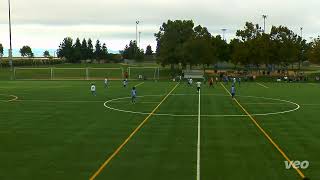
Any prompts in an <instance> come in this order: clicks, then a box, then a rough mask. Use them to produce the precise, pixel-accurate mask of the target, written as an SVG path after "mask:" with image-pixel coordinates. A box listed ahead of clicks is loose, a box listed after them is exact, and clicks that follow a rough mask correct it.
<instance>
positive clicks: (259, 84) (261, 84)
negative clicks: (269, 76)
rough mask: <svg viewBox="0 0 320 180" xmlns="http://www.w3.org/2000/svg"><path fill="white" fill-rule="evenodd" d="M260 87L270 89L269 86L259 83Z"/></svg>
mask: <svg viewBox="0 0 320 180" xmlns="http://www.w3.org/2000/svg"><path fill="white" fill-rule="evenodd" d="M257 84H258V85H260V86H262V87H264V88H267V89H268V88H269V87H268V86H265V85H263V84H261V83H257Z"/></svg>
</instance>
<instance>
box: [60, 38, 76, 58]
mask: <svg viewBox="0 0 320 180" xmlns="http://www.w3.org/2000/svg"><path fill="white" fill-rule="evenodd" d="M57 55H58V57H59V58H66V60H67V61H69V62H72V61H73V39H72V38H71V37H66V38H64V39H63V41H62V43H61V44H60V45H59V49H58V50H57Z"/></svg>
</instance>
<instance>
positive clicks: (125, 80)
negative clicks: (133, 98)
mask: <svg viewBox="0 0 320 180" xmlns="http://www.w3.org/2000/svg"><path fill="white" fill-rule="evenodd" d="M127 85H128V79H124V80H123V87H127Z"/></svg>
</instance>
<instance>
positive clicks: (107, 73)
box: [88, 68, 123, 80]
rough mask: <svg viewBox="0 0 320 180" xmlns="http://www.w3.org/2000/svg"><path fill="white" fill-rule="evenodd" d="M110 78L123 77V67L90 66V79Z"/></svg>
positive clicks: (118, 78) (117, 78)
mask: <svg viewBox="0 0 320 180" xmlns="http://www.w3.org/2000/svg"><path fill="white" fill-rule="evenodd" d="M104 78H108V79H110V80H120V79H123V69H122V68H89V69H88V80H94V79H96V80H99V79H104Z"/></svg>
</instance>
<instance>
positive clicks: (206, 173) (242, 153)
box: [0, 81, 320, 180]
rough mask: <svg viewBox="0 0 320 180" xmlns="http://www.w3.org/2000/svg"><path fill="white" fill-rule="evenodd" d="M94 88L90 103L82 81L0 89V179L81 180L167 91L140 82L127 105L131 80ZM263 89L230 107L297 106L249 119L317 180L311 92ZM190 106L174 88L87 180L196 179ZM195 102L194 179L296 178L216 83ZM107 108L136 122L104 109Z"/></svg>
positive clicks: (318, 103)
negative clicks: (93, 179) (305, 164)
mask: <svg viewBox="0 0 320 180" xmlns="http://www.w3.org/2000/svg"><path fill="white" fill-rule="evenodd" d="M95 82H96V85H97V96H96V97H94V96H92V95H91V93H90V91H89V89H90V83H91V82H90V81H0V142H1V147H0V160H1V163H0V179H3V180H7V179H8V180H12V179H14V180H15V179H24V180H29V179H30V180H31V179H32V180H37V179H39V180H40V179H55V180H56V179H77V180H78V179H89V178H90V177H91V176H92V175H93V174H94V173H95V172H96V171H97V170H98V169H99V167H100V166H101V165H102V164H103V163H104V162H105V161H106V159H108V158H109V157H110V156H111V155H112V153H114V152H115V151H116V149H117V148H118V147H119V146H120V145H121V144H122V143H123V142H124V141H125V140H126V139H127V138H128V136H129V135H130V134H131V133H132V132H133V130H134V129H135V128H137V126H138V125H139V124H141V123H142V122H143V120H145V119H146V117H147V116H148V113H150V112H151V111H152V110H154V108H155V107H156V106H157V105H158V104H159V103H160V102H161V100H162V99H163V98H164V97H165V96H166V95H167V94H168V93H169V92H170V91H171V90H172V89H173V87H174V86H175V85H176V83H174V82H151V81H147V82H144V83H143V84H141V85H139V86H138V87H137V91H138V96H139V97H138V99H137V103H136V104H132V103H131V102H130V100H131V99H130V88H131V87H132V86H134V85H136V84H140V83H141V82H140V81H132V82H131V81H130V82H129V87H127V88H123V87H122V82H121V81H111V82H110V86H109V87H108V88H104V84H103V82H102V81H95ZM263 85H264V86H266V87H263V86H261V85H259V84H257V83H254V82H252V83H242V85H241V86H238V85H237V86H236V90H237V99H238V101H239V102H240V104H241V105H242V106H243V107H244V108H245V109H246V110H247V111H248V112H249V113H250V114H267V113H277V112H282V111H287V110H292V109H295V108H296V107H297V106H296V105H294V104H293V103H296V104H299V105H300V109H298V110H296V111H293V112H289V113H284V114H273V115H263V116H261V115H259V116H254V118H255V119H256V121H257V122H258V123H259V124H260V125H261V127H262V128H263V129H264V130H265V131H266V132H267V133H268V134H269V135H270V137H271V138H272V139H273V140H274V141H275V142H276V143H277V144H278V145H279V146H280V148H281V149H282V150H283V151H284V152H285V153H286V155H288V157H289V158H290V159H291V160H299V161H304V160H308V161H309V162H310V166H309V167H308V168H307V169H301V170H302V172H303V173H304V174H305V175H306V176H308V177H310V179H320V171H319V169H320V156H319V150H320V142H319V139H320V131H319V129H320V123H319V117H318V116H319V115H318V112H319V110H320V96H319V90H320V85H319V84H307V83H305V84H290V83H279V84H278V83H263ZM225 86H226V88H227V89H230V86H231V84H228V85H225ZM15 97H18V99H17V100H14V101H10V99H14V98H15ZM198 97H199V96H198V94H197V93H196V88H195V87H194V86H193V87H189V86H187V85H186V83H184V82H183V83H180V84H179V85H178V86H177V88H176V89H175V90H174V91H173V92H172V94H171V95H170V96H168V98H167V99H166V100H165V101H164V102H163V103H162V104H161V105H160V106H159V107H158V108H157V109H156V111H155V114H154V115H151V116H150V118H148V120H147V121H146V122H145V123H144V124H143V126H142V128H141V129H140V130H139V131H137V132H136V133H135V134H133V136H132V137H131V138H130V140H129V141H128V143H127V144H125V146H124V147H123V148H121V150H120V151H119V152H118V153H116V155H115V156H114V158H112V160H111V161H110V162H109V163H108V164H107V166H105V167H104V168H103V169H102V171H101V172H100V173H99V174H98V176H97V178H96V179H112V180H122V179H131V180H138V179H139V180H150V179H153V180H164V179H165V180H171V179H172V180H177V179H183V180H189V179H190V180H194V179H196V174H197V169H196V168H197V129H198V113H199V111H198V108H199V106H198V105H199V104H198ZM118 98H120V99H118ZM200 98H201V103H200V115H201V116H200V121H201V126H200V129H201V133H200V175H201V180H206V179H208V180H212V179H217V180H234V179H246V180H248V179H252V180H256V179H259V180H270V179H272V180H292V179H297V180H298V179H300V176H299V175H298V174H297V172H296V171H295V170H294V169H290V170H287V169H286V168H285V163H284V161H285V159H284V158H283V156H282V155H281V154H280V153H279V152H278V151H277V150H276V148H275V147H274V146H273V145H272V144H271V143H270V142H269V141H268V140H267V139H266V137H265V136H264V135H263V134H262V133H261V131H260V130H259V129H258V128H257V127H256V126H255V125H254V123H253V122H252V120H251V119H250V118H249V117H247V116H243V115H245V113H244V112H243V110H242V109H241V108H240V107H239V106H238V105H237V104H236V103H235V101H234V100H232V99H231V97H229V94H228V93H227V92H226V91H225V89H224V88H223V87H222V86H221V85H220V84H217V85H215V87H214V88H209V87H207V85H203V86H202V89H201V94H200ZM108 100H112V101H110V102H108V103H106V105H107V106H109V107H112V108H116V109H120V110H125V111H132V112H136V113H128V112H120V111H115V110H111V109H108V108H106V107H105V106H104V103H105V102H106V101H108ZM281 100H286V101H281ZM287 101H290V102H292V103H290V102H287ZM137 113H138V114H137ZM139 113H140V114H139ZM157 114H158V115H157ZM166 114H167V115H166ZM168 114H169V115H168ZM176 115H178V116H176Z"/></svg>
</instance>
